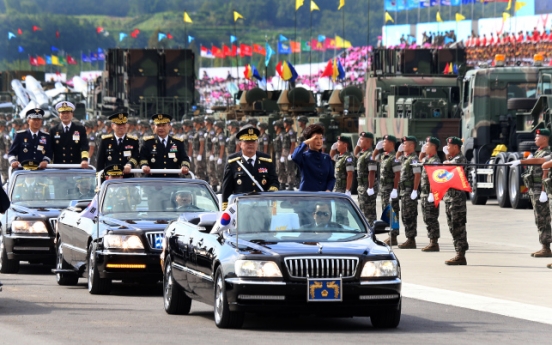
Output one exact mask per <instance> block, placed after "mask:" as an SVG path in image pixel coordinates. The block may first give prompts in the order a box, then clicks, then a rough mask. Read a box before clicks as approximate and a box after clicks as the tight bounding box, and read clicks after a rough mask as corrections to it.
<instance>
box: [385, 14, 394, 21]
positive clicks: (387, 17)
mask: <svg viewBox="0 0 552 345" xmlns="http://www.w3.org/2000/svg"><path fill="white" fill-rule="evenodd" d="M385 22H386V23H387V22H391V23H394V22H395V21H394V20H393V17H391V15H390V14H389V12H385Z"/></svg>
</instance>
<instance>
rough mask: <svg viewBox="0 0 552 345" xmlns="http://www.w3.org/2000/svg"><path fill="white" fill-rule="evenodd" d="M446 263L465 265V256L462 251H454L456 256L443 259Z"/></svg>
mask: <svg viewBox="0 0 552 345" xmlns="http://www.w3.org/2000/svg"><path fill="white" fill-rule="evenodd" d="M445 264H446V265H449V266H464V265H467V264H468V262H467V261H466V256H465V255H464V253H456V256H455V257H453V258H452V259H450V260H447V261H445Z"/></svg>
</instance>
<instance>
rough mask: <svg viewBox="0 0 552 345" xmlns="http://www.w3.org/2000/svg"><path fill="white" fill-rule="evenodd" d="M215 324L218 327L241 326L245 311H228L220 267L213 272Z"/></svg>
mask: <svg viewBox="0 0 552 345" xmlns="http://www.w3.org/2000/svg"><path fill="white" fill-rule="evenodd" d="M214 297H215V303H214V306H215V307H214V313H215V325H217V327H218V328H241V326H242V324H243V319H244V317H245V313H242V312H236V311H230V308H229V307H228V299H227V297H226V286H225V283H224V278H223V277H222V270H221V269H220V267H219V268H218V269H217V273H216V274H215V296H214Z"/></svg>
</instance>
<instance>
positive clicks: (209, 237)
mask: <svg viewBox="0 0 552 345" xmlns="http://www.w3.org/2000/svg"><path fill="white" fill-rule="evenodd" d="M219 248H220V243H219V235H218V234H210V233H209V232H208V231H206V232H203V231H197V238H196V239H194V241H193V249H194V254H195V255H194V256H195V270H196V272H197V273H196V279H194V280H193V283H192V284H193V285H192V286H191V288H192V290H193V291H194V293H196V294H197V295H198V296H200V298H201V299H202V300H204V301H206V302H208V303H212V300H213V284H214V281H213V280H214V277H213V271H212V268H213V263H214V260H215V259H216V256H217V254H218V253H219V252H220V250H219Z"/></svg>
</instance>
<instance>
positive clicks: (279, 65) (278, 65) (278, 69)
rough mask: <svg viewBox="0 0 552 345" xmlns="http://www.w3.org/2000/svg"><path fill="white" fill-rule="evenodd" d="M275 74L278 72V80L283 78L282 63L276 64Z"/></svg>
mask: <svg viewBox="0 0 552 345" xmlns="http://www.w3.org/2000/svg"><path fill="white" fill-rule="evenodd" d="M276 72H278V75H279V76H280V78H283V75H282V61H278V64H277V65H276Z"/></svg>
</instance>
